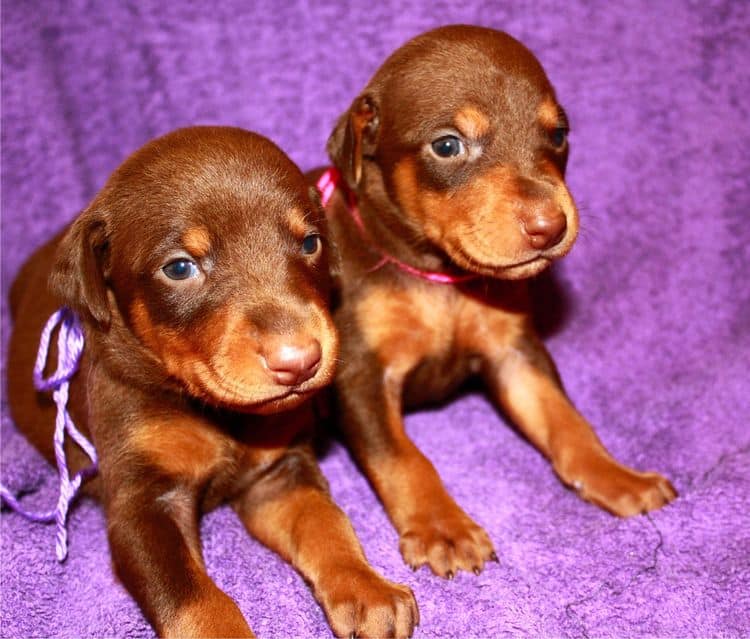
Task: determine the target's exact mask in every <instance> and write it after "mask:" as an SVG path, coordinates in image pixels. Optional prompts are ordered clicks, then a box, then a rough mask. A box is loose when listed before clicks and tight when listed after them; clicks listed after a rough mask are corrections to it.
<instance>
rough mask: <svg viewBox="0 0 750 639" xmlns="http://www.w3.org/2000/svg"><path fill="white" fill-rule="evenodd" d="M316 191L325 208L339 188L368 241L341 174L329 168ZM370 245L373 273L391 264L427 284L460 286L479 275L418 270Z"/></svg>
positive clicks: (349, 191)
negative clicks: (373, 255)
mask: <svg viewBox="0 0 750 639" xmlns="http://www.w3.org/2000/svg"><path fill="white" fill-rule="evenodd" d="M317 187H318V191H320V196H321V201H322V203H323V206H326V205H327V204H328V202H330V201H331V198H332V197H333V192H334V191H335V190H336V188H338V187H341V190H342V191H343V192H344V193H345V195H346V199H347V209H348V210H349V213H350V214H351V216H352V219H353V220H354V222H355V224H356V225H357V227H358V228H359V231H360V234H361V235H362V237H363V238H365V239H368V233H367V229H366V228H365V224H364V222H363V221H362V216H361V215H360V213H359V207H358V206H357V196H356V195H355V194H354V193H353V192H352V191H351V190H350V189H349V188H348V187H347V186H346V184H345V183H344V181H343V179H342V177H341V172H340V171H339V170H338V169H337V168H336V167H333V166H332V167H330V168H328V169H326V170H325V171H324V172H323V175H321V176H320V179H319V180H318V183H317ZM368 241H369V239H368ZM370 244H371V245H372V246H373V248H374V249H375V250H376V251H377V252H378V253H380V256H381V259H380V261H379V262H378V263H377V264H376V265H375V266H374V267H373V268H372V269H371V270H373V271H375V270H377V269H379V268H381V267H383V266H385V265H386V264H393V265H394V266H396V267H397V268H399V269H401V270H402V271H404V272H405V273H408V274H409V275H413V276H414V277H419V278H421V279H423V280H428V281H429V282H435V283H436V284H461V283H463V282H468V281H470V280H475V279H477V278H478V277H480V276H479V275H477V274H476V273H466V274H464V275H450V274H449V273H438V272H436V271H423V270H421V269H418V268H416V267H414V266H412V265H411V264H407V263H406V262H402V261H401V260H399V259H398V258H395V257H393V255H389V254H388V253H386V252H385V251H383V249H381V248H380V247H378V246H376V245H375V244H374V243H372V241H370Z"/></svg>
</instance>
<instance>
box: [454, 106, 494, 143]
mask: <svg viewBox="0 0 750 639" xmlns="http://www.w3.org/2000/svg"><path fill="white" fill-rule="evenodd" d="M454 122H455V124H456V127H458V130H459V131H461V133H463V134H464V135H465V136H466V137H467V138H471V139H474V140H476V139H477V138H481V137H482V136H483V135H485V134H486V133H487V132H488V131H489V130H490V121H489V119H488V118H487V116H486V115H484V113H482V112H481V111H480V110H479V109H477V108H476V107H474V106H470V105H469V106H465V107H463V108H462V109H461V110H460V111H459V112H458V113H456V117H455V120H454Z"/></svg>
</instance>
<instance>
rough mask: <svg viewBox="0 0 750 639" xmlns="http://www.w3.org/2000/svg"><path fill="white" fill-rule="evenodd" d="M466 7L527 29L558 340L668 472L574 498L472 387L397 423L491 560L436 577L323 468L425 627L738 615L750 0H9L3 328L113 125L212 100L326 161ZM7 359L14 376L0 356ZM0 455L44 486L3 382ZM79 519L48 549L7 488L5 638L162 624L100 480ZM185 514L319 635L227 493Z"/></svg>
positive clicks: (287, 578) (550, 311) (314, 161)
mask: <svg viewBox="0 0 750 639" xmlns="http://www.w3.org/2000/svg"><path fill="white" fill-rule="evenodd" d="M455 22H464V23H474V24H481V25H486V26H491V27H495V28H499V29H504V30H506V31H508V32H509V33H511V34H512V35H514V36H516V37H517V38H519V39H520V40H522V41H523V42H525V43H526V44H527V45H528V46H529V47H530V48H531V49H532V50H533V51H535V52H536V54H537V55H538V56H539V58H540V59H541V61H542V63H543V64H544V66H545V68H546V69H547V72H548V74H549V75H550V77H551V79H552V81H553V83H554V84H555V86H556V87H557V90H558V94H559V98H560V100H561V102H562V103H563V104H564V105H565V108H566V109H567V111H568V113H569V115H570V120H571V122H572V133H571V145H572V153H571V157H570V163H569V174H568V177H569V184H570V187H571V190H572V192H573V194H574V196H575V197H576V199H577V202H578V204H579V207H580V210H581V214H582V232H581V237H580V239H579V241H578V243H577V246H576V247H575V248H574V250H573V252H572V254H571V255H570V256H569V257H568V258H566V260H564V262H563V263H562V264H560V265H558V266H556V267H555V269H554V280H553V284H554V285H549V281H548V285H546V286H545V287H543V291H542V293H543V295H541V298H540V304H539V305H540V309H541V311H542V312H545V313H546V315H547V316H548V317H549V318H551V319H548V320H545V322H544V323H545V326H546V329H545V334H546V338H547V343H548V345H549V347H550V349H551V351H552V352H553V354H554V356H555V358H556V360H557V362H558V364H559V367H560V370H561V372H562V375H563V378H564V380H565V382H566V385H567V388H568V390H569V392H570V395H571V396H572V398H573V399H574V401H575V402H576V404H577V405H578V406H579V407H580V409H581V410H582V412H583V413H584V414H585V415H587V416H588V418H589V419H590V420H591V421H592V422H593V423H594V424H595V425H596V427H597V430H598V433H599V435H600V436H601V438H602V439H603V440H604V442H605V443H606V445H607V446H608V447H609V448H610V449H611V450H612V452H613V453H614V454H615V455H616V456H617V457H618V458H619V459H621V460H622V461H623V462H625V463H628V464H631V465H633V466H636V467H638V468H641V469H654V470H659V471H661V472H663V473H665V474H666V475H667V476H668V477H670V478H671V479H672V481H673V482H674V484H675V486H676V487H677V489H678V491H679V492H680V497H679V499H678V500H677V501H676V502H675V503H674V504H673V505H671V506H669V507H667V508H665V509H663V510H661V511H658V512H655V513H653V514H652V515H651V516H649V517H645V516H643V517H635V518H632V519H628V520H619V519H616V518H614V517H612V516H610V515H608V514H606V513H604V512H602V511H601V510H599V509H597V508H595V507H594V506H591V505H588V504H586V503H584V502H583V501H580V500H579V499H578V498H577V497H576V496H575V495H574V494H573V493H571V492H569V491H568V490H566V489H564V488H563V487H562V485H561V484H560V483H559V482H558V481H557V480H556V478H555V477H554V475H553V473H552V471H551V470H550V468H549V465H548V463H547V462H546V461H545V460H544V459H542V457H541V456H540V455H539V454H538V453H537V452H536V451H535V450H534V449H533V448H532V447H531V446H530V445H529V444H527V443H526V442H525V441H524V440H523V439H521V438H520V437H519V436H518V435H517V433H516V432H515V431H514V430H513V428H512V427H510V426H509V425H508V424H506V423H504V421H503V419H502V418H501V417H500V416H499V415H498V414H497V413H496V411H495V410H494V409H493V407H492V405H491V404H490V403H489V402H488V401H487V399H486V398H485V397H484V396H483V395H482V394H479V393H469V394H467V395H464V396H462V397H460V398H458V399H456V400H455V401H451V402H449V403H447V404H445V405H444V406H441V407H439V408H436V409H435V408H433V409H429V410H422V411H418V412H416V413H413V414H411V415H410V416H409V417H408V419H407V428H408V431H409V433H410V434H411V436H412V437H413V438H414V440H415V441H416V443H417V444H418V445H419V446H420V448H421V449H422V450H423V451H424V452H425V453H426V454H427V455H428V456H429V457H430V459H432V461H433V462H434V464H435V466H436V467H437V469H438V470H439V472H440V473H441V475H442V477H443V478H444V480H445V483H446V484H447V486H448V488H449V490H450V491H451V492H452V494H453V495H454V496H455V498H456V499H457V500H458V502H459V503H460V504H462V505H463V506H464V508H465V509H466V510H467V511H468V512H469V513H470V514H471V515H472V516H473V517H474V518H475V519H476V520H477V521H478V522H479V523H481V524H482V525H483V526H484V527H485V528H486V529H487V531H488V532H489V534H490V536H491V537H492V539H493V540H494V542H495V544H496V548H497V553H498V555H499V557H500V563H499V564H492V565H490V566H488V567H487V569H486V570H485V571H484V572H483V573H482V574H481V575H480V576H478V577H477V576H474V575H473V574H460V575H459V576H458V577H457V578H456V579H455V580H454V581H452V582H447V581H443V580H440V579H438V578H436V577H434V576H432V575H431V574H430V573H429V572H428V571H427V569H422V570H420V571H418V572H416V573H412V572H411V571H410V570H408V569H407V568H406V566H405V565H404V564H403V563H402V561H401V558H400V555H399V553H398V550H397V536H396V534H395V532H394V530H393V528H392V527H391V525H390V524H389V522H388V520H387V518H386V516H385V514H384V512H383V509H382V507H381V506H380V504H379V502H378V501H377V499H376V497H375V496H374V495H373V492H372V491H371V489H370V487H369V486H368V484H367V482H366V481H365V479H364V478H363V476H362V475H361V473H360V472H359V471H358V469H357V468H356V467H355V466H354V464H353V463H352V461H351V459H350V457H349V456H348V454H347V452H346V450H345V449H344V448H342V447H341V446H340V445H338V444H336V445H334V446H333V447H332V449H331V450H330V451H329V452H328V453H327V454H326V456H325V457H324V459H322V460H321V463H322V466H323V469H324V471H325V473H326V475H327V476H328V478H329V480H330V482H331V489H332V491H333V494H334V496H335V498H336V500H337V501H338V503H339V504H340V505H341V506H342V508H343V509H344V510H345V511H346V512H347V513H348V514H349V516H350V517H351V519H352V521H353V522H354V526H355V528H356V530H357V532H358V534H359V537H360V539H361V540H362V543H363V545H364V547H365V550H366V552H367V555H368V557H369V558H370V560H371V562H372V563H373V564H374V565H375V566H376V567H377V568H378V569H380V570H381V571H382V572H383V573H384V574H385V575H387V576H388V577H389V578H390V579H393V580H395V581H400V582H404V583H407V584H409V585H410V586H411V587H412V588H413V589H414V592H415V594H416V597H417V600H418V602H419V606H420V609H421V615H422V624H421V626H420V627H419V628H418V629H417V631H416V636H417V637H425V638H426V637H496V636H566V637H567V636H572V637H579V636H584V637H588V636H601V637H619V636H622V637H624V636H628V637H646V636H648V637H650V636H660V637H687V636H689V637H706V636H722V637H730V636H731V637H740V636H748V635H750V612H749V611H750V514H749V513H750V432H749V431H748V418H749V417H750V381H749V379H748V364H749V363H750V285H749V284H748V280H749V279H750V252H749V249H748V247H749V246H750V109H749V107H748V105H749V104H750V101H749V98H748V96H750V3H747V2H734V1H732V0H726V1H723V2H722V1H719V0H715V1H707V2H703V1H700V2H699V1H695V2H652V1H651V0H632V1H629V2H625V3H600V2H598V1H597V0H564V1H560V2H555V1H552V0H545V1H543V2H528V3H497V2H486V1H481V0H467V1H465V2H462V3H457V2H449V1H447V0H433V1H430V2H426V1H425V2H422V3H404V2H401V1H398V0H382V1H381V2H372V1H371V0H354V1H352V2H349V3H339V2H336V1H332V0H329V1H318V0H314V1H309V0H285V1H283V2H277V1H267V2H241V1H237V2H219V3H200V2H174V3H171V2H164V1H162V2H156V1H152V0H146V1H136V0H132V1H127V2H125V1H123V2H87V1H85V0H60V1H59V2H43V1H39V2H33V3H32V2H11V1H8V2H5V3H3V14H2V251H3V253H2V278H3V280H2V284H3V306H2V312H3V315H2V330H3V348H4V349H5V348H6V347H7V338H8V329H9V325H10V324H9V318H8V315H7V303H6V299H7V298H6V297H5V296H6V295H7V291H8V288H9V285H10V282H11V281H12V278H13V277H14V275H15V273H16V272H17V270H18V268H19V266H20V264H21V263H22V261H23V260H24V259H25V258H26V257H27V256H28V255H29V254H30V253H31V251H32V250H33V249H34V248H35V247H36V246H38V245H39V244H40V243H42V242H43V241H45V240H46V239H48V238H49V237H50V236H51V235H52V234H53V233H54V232H55V231H56V230H57V229H58V228H59V227H61V226H62V225H63V224H64V223H66V222H67V221H68V220H70V219H72V217H73V216H74V215H75V214H76V213H77V211H79V210H81V209H82V208H83V207H84V206H85V205H86V204H87V202H88V201H89V200H90V199H91V198H92V196H93V195H94V194H95V192H96V191H97V190H98V188H100V187H101V186H102V184H103V183H104V181H105V179H106V178H107V176H108V175H109V173H110V172H111V171H112V170H113V169H114V168H115V167H116V166H117V165H118V164H119V163H120V162H121V161H122V160H123V159H124V158H125V156H126V155H128V154H129V153H130V152H131V151H133V150H134V149H136V148H137V147H139V146H140V145H141V144H143V143H144V142H146V141H147V140H148V139H150V138H152V137H154V136H157V135H160V134H163V133H166V132H167V131H169V130H171V129H174V128H177V127H180V126H185V125H190V124H197V123H204V124H206V123H212V124H214V123H216V124H219V123H220V124H231V125H238V126H242V127H245V128H248V129H254V130H256V131H259V132H261V133H263V134H265V135H268V136H269V137H271V138H272V139H274V140H275V141H276V142H277V143H278V144H279V145H280V146H281V147H282V148H283V149H285V150H286V151H287V152H288V153H289V154H290V155H291V157H292V158H293V159H294V160H295V161H296V162H298V163H299V164H300V166H301V167H302V168H303V169H308V168H312V167H314V166H316V165H321V164H323V163H325V162H326V156H325V152H324V145H325V141H326V139H327V136H328V134H329V132H330V130H331V128H332V124H333V122H334V120H335V118H336V117H337V116H338V115H339V114H340V113H341V112H342V111H343V110H344V109H345V108H346V107H347V106H348V105H349V103H350V101H351V100H352V99H353V98H354V97H355V95H356V94H357V92H358V91H359V90H360V89H361V88H362V87H363V86H364V84H365V83H366V81H367V80H368V78H369V77H370V75H371V74H372V73H373V72H374V70H375V69H376V67H377V66H378V65H379V64H380V62H382V61H383V59H384V58H385V56H386V55H387V54H389V53H390V52H391V51H392V50H393V49H395V48H396V47H397V46H399V45H400V44H402V43H403V42H404V41H405V40H407V39H408V38H409V37H411V36H413V35H416V34H417V33H419V32H422V31H424V30H426V29H428V28H431V27H434V26H437V25H440V24H448V23H455ZM450 90H451V87H450V86H445V85H443V84H441V82H440V78H435V91H436V92H450ZM20 321H23V318H21V319H20ZM3 352H4V353H5V350H4V351H3ZM3 372H4V374H7V375H14V374H16V371H13V370H9V371H6V370H5V358H3ZM29 383H31V380H29ZM4 389H5V384H4V383H3V394H4V393H5V390H4ZM0 474H1V475H2V480H3V481H4V482H6V483H7V484H9V485H10V486H12V487H13V488H14V489H15V490H23V491H31V493H30V494H27V495H26V496H25V497H24V500H23V501H24V503H25V504H26V505H27V506H36V507H38V508H40V509H41V508H43V507H48V506H50V505H51V504H53V503H54V500H55V488H56V486H55V480H54V475H53V472H52V470H51V469H50V468H49V467H48V466H47V465H46V464H45V463H44V462H42V461H41V459H40V457H39V456H38V455H37V454H36V453H35V452H34V451H33V450H32V448H31V447H30V446H29V445H28V444H27V443H26V441H25V440H24V439H23V438H22V437H21V436H20V435H19V434H18V433H17V431H16V430H15V428H14V426H13V424H12V422H11V420H10V418H9V417H8V413H7V409H6V403H5V399H3V413H2V471H1V473H0ZM69 527H70V556H69V558H68V560H67V561H66V563H64V564H63V565H59V564H58V563H57V562H56V561H55V555H54V529H53V527H51V526H44V525H37V524H30V523H28V522H26V521H25V520H23V519H22V518H21V517H20V516H18V515H16V514H14V513H10V512H7V511H3V513H2V523H1V530H2V554H1V555H0V556H1V557H2V572H1V574H0V577H1V582H0V588H1V591H2V604H1V606H2V609H1V611H0V615H1V616H0V623H1V624H2V625H1V626H0V634H2V636H3V637H27V636H55V637H73V636H76V637H103V636H122V637H141V636H153V630H152V629H151V627H150V626H149V625H148V624H147V623H146V622H145V620H144V619H143V617H142V615H141V613H140V612H139V609H138V608H137V606H136V605H135V603H134V602H133V601H132V600H131V599H130V597H129V595H128V594H127V592H126V591H125V590H124V589H123V588H122V586H121V585H120V584H119V583H118V582H117V580H116V579H115V577H114V576H113V574H112V571H111V567H110V560H109V551H108V548H107V541H106V535H105V523H104V519H103V516H102V513H101V511H100V509H99V507H98V505H97V504H96V503H94V502H91V501H86V500H83V501H81V502H79V503H78V504H77V506H76V507H74V508H73V512H72V516H71V518H70V524H69ZM202 533H203V543H204V550H205V558H206V563H207V566H208V570H209V572H210V574H211V576H212V577H213V578H214V579H215V580H216V582H217V583H218V584H219V586H220V587H221V588H223V589H224V590H225V591H226V592H227V593H228V594H229V595H230V596H232V597H233V598H234V599H235V600H236V601H237V602H238V604H239V606H240V608H241V609H242V611H243V613H244V614H245V616H246V617H247V619H248V620H249V623H250V625H251V626H252V628H253V629H254V630H255V632H256V633H258V634H259V635H261V636H266V637H291V636H295V637H297V636H299V637H302V636H316V637H326V636H330V630H329V629H328V626H327V624H326V621H325V618H324V616H323V613H322V611H321V609H320V608H319V607H318V606H317V605H316V603H315V602H314V600H313V598H312V596H311V594H310V593H309V591H308V589H307V588H306V586H305V585H304V583H303V582H302V580H301V578H300V577H299V576H298V575H297V574H296V573H295V572H294V571H293V570H292V569H291V568H290V567H289V566H288V565H286V564H285V563H284V562H283V561H281V560H280V559H279V558H278V557H276V556H275V555H274V554H272V553H271V552H270V551H268V550H266V549H265V548H263V547H262V546H260V545H259V544H258V543H257V542H255V541H254V540H252V539H250V538H248V536H247V535H246V533H245V532H244V529H243V528H242V526H241V525H240V523H239V522H238V521H237V520H236V518H235V517H234V516H233V514H232V513H231V512H230V511H229V510H228V509H226V508H223V509H219V510H218V511H215V512H213V513H211V514H210V515H208V516H207V517H206V518H205V520H204V523H203V526H202ZM165 550H168V549H165Z"/></svg>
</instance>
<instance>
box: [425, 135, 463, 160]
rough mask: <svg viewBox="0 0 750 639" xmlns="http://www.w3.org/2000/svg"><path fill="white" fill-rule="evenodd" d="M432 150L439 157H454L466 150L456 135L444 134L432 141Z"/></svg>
mask: <svg viewBox="0 0 750 639" xmlns="http://www.w3.org/2000/svg"><path fill="white" fill-rule="evenodd" d="M432 150H433V152H434V153H435V155H437V156H438V157H439V158H453V157H456V156H457V155H460V154H462V153H463V152H464V144H463V142H461V140H459V139H458V138H457V137H456V136H455V135H444V136H443V137H441V138H438V139H437V140H435V141H434V142H433V143H432Z"/></svg>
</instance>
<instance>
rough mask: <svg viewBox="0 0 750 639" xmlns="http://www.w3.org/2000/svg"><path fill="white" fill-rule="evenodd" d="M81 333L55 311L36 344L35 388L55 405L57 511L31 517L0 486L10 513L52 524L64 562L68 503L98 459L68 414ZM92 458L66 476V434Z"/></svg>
mask: <svg viewBox="0 0 750 639" xmlns="http://www.w3.org/2000/svg"><path fill="white" fill-rule="evenodd" d="M58 326H59V327H60V330H59V333H58V336H57V370H56V371H55V372H54V373H52V375H51V376H50V377H48V378H46V379H45V378H44V377H43V375H44V367H45V365H46V363H47V357H48V355H49V345H50V340H51V339H52V333H53V332H54V330H55V328H57V327H58ZM83 343H84V337H83V330H82V329H81V324H80V322H79V321H78V318H77V317H76V315H75V313H73V312H72V311H71V310H70V309H68V308H65V307H63V308H61V309H59V310H58V311H55V312H54V313H53V314H52V316H51V317H50V318H49V320H48V321H47V324H46V325H45V327H44V329H43V330H42V336H41V339H40V340H39V352H38V353H37V356H36V363H35V364H34V386H35V387H36V389H37V390H39V391H52V398H53V399H54V400H55V404H56V405H57V417H56V418H55V434H54V445H55V458H56V460H57V471H58V474H59V475H60V496H59V497H58V500H57V507H56V508H54V509H53V510H51V511H49V512H46V513H34V512H31V511H28V510H26V509H25V508H23V507H22V506H21V504H20V503H19V502H18V500H17V499H16V498H15V497H14V496H13V495H12V494H11V492H10V491H9V490H8V489H7V488H6V487H5V486H3V485H2V484H0V497H2V499H3V501H4V502H6V503H7V504H8V505H9V506H10V507H11V508H12V509H13V510H15V511H16V512H17V513H19V514H21V515H23V516H24V517H26V518H27V519H29V520H31V521H36V522H43V523H49V522H52V521H55V522H56V524H57V534H56V543H55V552H56V555H57V560H58V561H63V560H64V559H65V557H67V555H68V529H67V527H66V521H67V517H68V508H69V506H70V502H71V501H72V500H73V498H74V497H75V496H76V494H77V493H78V491H79V489H80V488H81V484H82V483H83V480H84V479H87V478H89V477H91V476H92V475H94V474H96V472H97V457H96V450H95V449H94V446H93V445H92V444H91V442H89V440H88V439H86V437H85V436H84V435H83V434H82V433H81V431H79V430H78V429H77V428H76V426H75V424H74V423H73V420H72V419H71V418H70V414H69V413H68V409H67V404H68V391H69V389H70V380H71V378H72V377H73V375H75V373H76V371H77V370H78V364H79V363H80V361H81V354H82V353H83ZM66 432H67V433H68V435H70V436H71V437H72V438H73V440H74V441H75V442H76V443H77V444H78V445H79V446H80V447H81V448H83V450H84V451H85V452H86V454H87V455H88V456H89V457H90V458H91V461H92V462H93V464H92V465H91V466H89V467H88V468H84V469H83V470H81V471H80V472H78V473H76V475H75V476H74V477H73V478H72V479H71V477H70V473H69V472H68V464H67V460H66V458H65V433H66Z"/></svg>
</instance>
